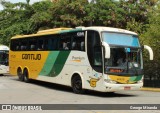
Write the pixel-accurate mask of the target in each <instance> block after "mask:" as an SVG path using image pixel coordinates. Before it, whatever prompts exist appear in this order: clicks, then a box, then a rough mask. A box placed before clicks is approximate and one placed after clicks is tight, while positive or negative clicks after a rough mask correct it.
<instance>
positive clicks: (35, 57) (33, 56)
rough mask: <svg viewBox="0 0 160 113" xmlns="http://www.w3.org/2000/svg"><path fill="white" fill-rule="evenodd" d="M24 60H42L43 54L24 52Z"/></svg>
mask: <svg viewBox="0 0 160 113" xmlns="http://www.w3.org/2000/svg"><path fill="white" fill-rule="evenodd" d="M22 59H24V60H41V54H22Z"/></svg>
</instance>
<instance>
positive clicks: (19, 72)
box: [17, 68, 24, 81]
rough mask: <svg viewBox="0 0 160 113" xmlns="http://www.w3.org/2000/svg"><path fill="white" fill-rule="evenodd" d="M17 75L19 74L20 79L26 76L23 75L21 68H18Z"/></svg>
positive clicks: (22, 79)
mask: <svg viewBox="0 0 160 113" xmlns="http://www.w3.org/2000/svg"><path fill="white" fill-rule="evenodd" d="M17 75H18V79H19V80H20V81H24V76H23V74H22V70H21V69H20V68H18V70H17Z"/></svg>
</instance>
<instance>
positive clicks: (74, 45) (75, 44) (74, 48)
mask: <svg viewBox="0 0 160 113" xmlns="http://www.w3.org/2000/svg"><path fill="white" fill-rule="evenodd" d="M76 49H77V43H76V41H73V42H72V50H76Z"/></svg>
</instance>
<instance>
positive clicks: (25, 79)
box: [23, 69, 30, 83]
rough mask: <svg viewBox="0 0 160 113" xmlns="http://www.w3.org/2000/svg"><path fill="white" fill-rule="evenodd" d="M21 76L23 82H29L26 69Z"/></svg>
mask: <svg viewBox="0 0 160 113" xmlns="http://www.w3.org/2000/svg"><path fill="white" fill-rule="evenodd" d="M23 76H24V81H25V82H27V83H28V82H30V79H29V77H28V76H29V74H28V70H27V69H24V72H23Z"/></svg>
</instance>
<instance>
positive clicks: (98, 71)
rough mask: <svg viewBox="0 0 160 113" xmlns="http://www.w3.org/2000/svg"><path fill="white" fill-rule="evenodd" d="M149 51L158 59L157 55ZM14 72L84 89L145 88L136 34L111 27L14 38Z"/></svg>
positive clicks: (11, 61) (51, 31)
mask: <svg viewBox="0 0 160 113" xmlns="http://www.w3.org/2000/svg"><path fill="white" fill-rule="evenodd" d="M143 47H145V48H146V49H147V50H148V51H149V53H150V59H151V60H152V59H153V51H152V49H151V48H150V47H149V46H143ZM9 66H10V74H12V75H18V76H19V79H20V80H21V81H26V82H28V81H29V80H30V79H35V80H41V81H47V82H51V83H56V84H62V85H67V86H71V87H72V88H73V91H74V92H75V93H83V91H84V89H89V90H95V91H101V92H114V91H118V90H138V89H140V88H141V87H142V86H143V60H142V47H141V45H140V43H139V39H138V36H137V34H136V33H134V32H131V31H127V30H123V29H118V28H110V27H77V28H55V29H49V30H43V31H39V32H38V33H36V34H31V35H18V36H15V37H12V38H11V46H10V53H9Z"/></svg>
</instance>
